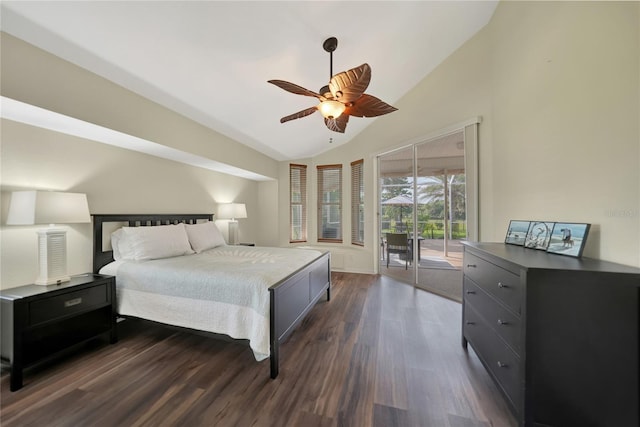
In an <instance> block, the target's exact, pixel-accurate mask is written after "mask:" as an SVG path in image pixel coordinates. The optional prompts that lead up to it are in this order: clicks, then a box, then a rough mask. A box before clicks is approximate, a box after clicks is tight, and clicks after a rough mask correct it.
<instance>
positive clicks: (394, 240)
mask: <svg viewBox="0 0 640 427" xmlns="http://www.w3.org/2000/svg"><path fill="white" fill-rule="evenodd" d="M389 254H398V256H400V259H402V255H404V260H405V266H404V269H405V270H406V269H408V268H409V260H410V259H411V248H410V247H409V235H408V234H407V233H387V268H389Z"/></svg>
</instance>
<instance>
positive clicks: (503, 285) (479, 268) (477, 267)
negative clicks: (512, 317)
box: [464, 251, 522, 315]
mask: <svg viewBox="0 0 640 427" xmlns="http://www.w3.org/2000/svg"><path fill="white" fill-rule="evenodd" d="M464 275H465V276H468V277H470V278H471V279H473V281H474V282H475V283H476V284H478V286H480V287H481V288H482V289H484V290H485V291H487V292H488V293H489V294H491V295H493V296H494V297H495V298H496V299H497V300H498V301H500V302H502V303H504V304H505V305H507V306H508V307H509V308H510V309H511V310H512V311H513V312H515V313H516V314H518V315H519V314H522V310H521V307H522V285H521V284H520V276H518V275H516V274H513V273H512V272H510V271H508V270H505V269H504V268H502V267H498V266H497V265H495V264H492V263H490V262H489V261H485V260H484V259H482V258H480V257H477V256H475V255H473V254H471V253H469V252H468V251H467V252H465V254H464Z"/></svg>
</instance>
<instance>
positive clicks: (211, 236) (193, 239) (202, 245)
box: [185, 221, 227, 254]
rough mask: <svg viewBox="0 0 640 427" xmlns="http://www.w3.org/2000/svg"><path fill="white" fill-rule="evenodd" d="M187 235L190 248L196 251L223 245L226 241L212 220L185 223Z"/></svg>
mask: <svg viewBox="0 0 640 427" xmlns="http://www.w3.org/2000/svg"><path fill="white" fill-rule="evenodd" d="M185 228H186V229H187V236H189V243H191V249H193V250H194V251H195V252H196V253H198V254H199V253H200V252H202V251H205V250H207V249H211V248H215V247H218V246H224V245H226V244H227V243H226V242H225V241H224V237H222V233H220V230H219V229H218V227H217V226H216V224H215V223H214V222H213V221H207V222H203V223H200V224H186V225H185Z"/></svg>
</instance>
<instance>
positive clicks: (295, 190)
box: [289, 164, 307, 243]
mask: <svg viewBox="0 0 640 427" xmlns="http://www.w3.org/2000/svg"><path fill="white" fill-rule="evenodd" d="M289 206H290V215H291V216H290V218H289V242H290V243H296V242H306V241H307V166H306V165H294V164H290V165H289Z"/></svg>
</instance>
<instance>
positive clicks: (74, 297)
mask: <svg viewBox="0 0 640 427" xmlns="http://www.w3.org/2000/svg"><path fill="white" fill-rule="evenodd" d="M107 285H108V283H103V284H102V285H98V286H93V287H90V288H86V289H81V290H79V291H75V292H68V293H65V294H62V295H57V296H54V297H51V298H46V299H41V300H38V301H34V302H32V303H30V304H29V325H31V326H33V325H37V324H39V323H43V322H47V321H50V320H55V319H59V318H61V317H64V316H68V315H71V314H74V313H80V312H82V311H85V310H88V309H91V308H93V307H95V306H99V305H102V304H105V305H106V304H108V303H109V295H108V286H107Z"/></svg>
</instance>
